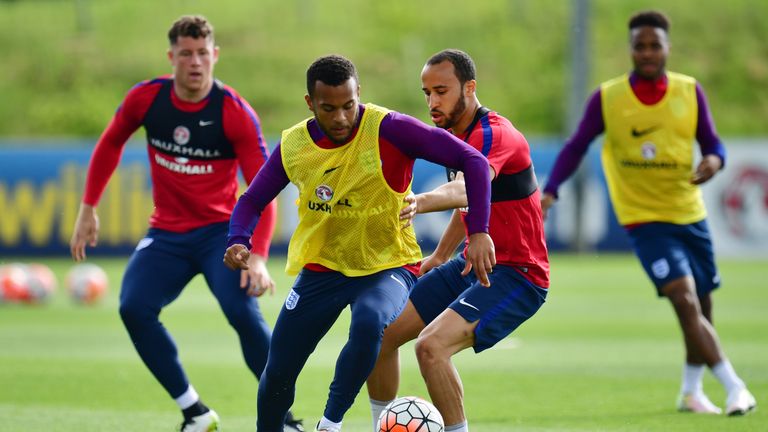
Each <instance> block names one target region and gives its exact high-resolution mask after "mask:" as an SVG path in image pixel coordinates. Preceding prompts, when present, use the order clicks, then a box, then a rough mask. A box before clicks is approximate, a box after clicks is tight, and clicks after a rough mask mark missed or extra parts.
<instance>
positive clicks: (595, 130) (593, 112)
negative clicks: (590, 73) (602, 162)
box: [544, 89, 605, 197]
mask: <svg viewBox="0 0 768 432" xmlns="http://www.w3.org/2000/svg"><path fill="white" fill-rule="evenodd" d="M604 130H605V121H604V120H603V106H602V102H601V99H600V90H599V89H598V90H597V91H595V92H594V93H592V96H590V98H589V100H588V101H587V106H586V108H585V109H584V116H583V117H582V118H581V121H580V122H579V126H578V128H577V129H576V132H574V134H573V135H571V137H570V138H568V140H567V141H566V142H565V145H564V146H563V149H562V150H560V154H558V155H557V159H556V160H555V165H554V166H553V167H552V171H551V172H550V174H549V179H548V180H547V185H546V186H545V187H544V192H546V193H550V194H552V195H554V196H555V197H557V190H558V189H559V188H560V185H561V184H563V183H564V182H565V181H566V180H568V178H569V177H570V176H571V175H573V173H574V172H576V169H577V168H578V167H579V164H580V163H581V160H582V159H583V158H584V155H585V154H587V150H589V145H590V144H591V143H592V141H594V139H595V138H597V136H598V135H600V134H602V133H603V131H604Z"/></svg>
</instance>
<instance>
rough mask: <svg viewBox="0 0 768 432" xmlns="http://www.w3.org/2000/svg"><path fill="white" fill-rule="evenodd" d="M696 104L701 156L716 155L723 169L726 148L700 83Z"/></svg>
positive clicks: (697, 85) (697, 88)
mask: <svg viewBox="0 0 768 432" xmlns="http://www.w3.org/2000/svg"><path fill="white" fill-rule="evenodd" d="M696 103H697V105H698V107H699V109H698V112H699V114H698V118H697V122H696V141H698V142H699V147H700V148H701V154H702V156H706V155H709V154H713V155H716V156H717V157H719V158H720V160H721V161H723V167H725V146H724V145H723V142H722V141H720V137H719V136H718V135H717V131H716V130H715V122H714V120H713V119H712V113H711V111H710V110H709V104H708V103H707V97H706V95H705V94H704V89H703V88H702V87H701V85H700V84H699V83H698V82H697V83H696ZM721 169H722V168H721Z"/></svg>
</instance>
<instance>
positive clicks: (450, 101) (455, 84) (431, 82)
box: [421, 61, 467, 129]
mask: <svg viewBox="0 0 768 432" xmlns="http://www.w3.org/2000/svg"><path fill="white" fill-rule="evenodd" d="M466 84H467V83H465V85H461V83H460V82H459V78H458V77H457V76H456V72H455V70H454V66H453V63H451V62H449V61H444V62H441V63H438V64H434V65H426V66H424V69H422V71H421V90H422V91H424V96H425V97H426V99H427V106H429V115H430V116H431V117H432V122H433V123H434V124H435V126H437V127H441V128H443V129H449V128H451V127H453V126H455V125H456V123H457V122H458V121H459V118H460V117H461V115H462V114H463V113H464V111H466V109H467V101H466V98H467V94H466V93H467V91H466Z"/></svg>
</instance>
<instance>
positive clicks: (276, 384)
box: [256, 270, 349, 432]
mask: <svg viewBox="0 0 768 432" xmlns="http://www.w3.org/2000/svg"><path fill="white" fill-rule="evenodd" d="M347 279H349V278H346V277H345V276H343V275H341V274H340V273H337V272H313V271H308V270H303V271H302V272H301V273H300V274H299V276H298V277H297V278H296V281H295V283H294V285H293V289H291V291H290V292H289V293H288V296H287V298H286V300H285V304H284V305H283V308H282V310H281V311H280V315H279V316H278V318H277V322H276V323H275V327H274V329H273V332H272V341H271V343H270V347H269V357H268V358H267V365H266V367H265V368H264V372H263V373H262V375H261V380H260V381H259V392H258V396H257V409H258V419H257V423H256V429H257V430H258V431H259V432H282V431H283V423H284V421H285V417H286V413H287V412H288V409H289V408H290V407H291V405H293V401H294V398H295V394H296V380H297V378H298V376H299V373H300V372H301V369H302V368H303V367H304V364H305V363H306V362H307V359H308V358H309V355H310V354H311V353H312V352H313V351H314V350H315V348H316V347H317V344H318V342H320V339H322V337H323V336H324V335H325V334H326V333H327V332H328V330H329V329H330V328H331V326H332V325H333V323H334V322H335V321H336V319H337V318H338V316H339V314H340V313H341V311H342V310H344V308H345V307H346V306H347V304H348V301H347V298H346V297H345V296H343V295H339V294H340V291H339V289H340V287H342V286H343V285H344V283H345V281H346V280H347Z"/></svg>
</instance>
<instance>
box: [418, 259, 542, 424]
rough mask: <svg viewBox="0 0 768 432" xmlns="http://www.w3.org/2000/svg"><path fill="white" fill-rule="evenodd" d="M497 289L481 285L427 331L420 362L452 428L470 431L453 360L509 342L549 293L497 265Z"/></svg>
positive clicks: (463, 295) (493, 275) (422, 338)
mask: <svg viewBox="0 0 768 432" xmlns="http://www.w3.org/2000/svg"><path fill="white" fill-rule="evenodd" d="M489 276H490V278H491V289H488V288H485V287H483V286H481V285H479V284H477V283H474V284H472V286H471V287H470V288H469V289H467V290H466V291H464V292H463V293H461V294H460V295H459V296H458V298H457V299H456V300H455V301H454V302H453V303H451V304H450V306H449V308H448V309H446V310H445V311H444V312H443V313H441V314H440V315H439V316H438V317H437V318H436V319H435V320H434V321H432V322H431V323H430V324H429V325H427V327H426V328H425V329H424V330H423V331H422V332H421V334H420V335H419V338H418V340H417V341H416V357H417V359H418V361H419V368H420V369H421V373H422V376H423V377H424V381H425V382H426V384H427V389H428V390H429V394H430V397H431V398H432V402H433V403H434V404H435V406H436V407H437V408H438V409H439V410H440V413H441V414H442V415H443V420H444V421H445V424H446V426H447V427H453V428H455V429H454V430H458V431H464V430H467V423H466V417H465V415H464V408H463V403H462V401H463V388H462V384H461V379H460V377H459V374H458V372H457V371H456V368H455V367H454V365H453V363H452V362H451V357H452V356H453V355H454V354H455V353H457V352H459V351H461V350H464V349H466V348H469V347H473V348H474V351H475V352H477V353H479V352H481V351H483V350H485V349H488V348H490V347H492V346H493V345H495V344H496V343H497V342H499V341H500V340H502V339H504V338H505V337H506V336H508V335H509V334H510V333H512V332H513V331H514V330H515V329H517V328H518V327H519V326H520V325H521V324H522V323H523V322H525V321H526V320H528V319H529V318H530V317H531V316H533V315H534V314H535V313H536V312H537V311H538V310H539V308H541V306H542V305H543V304H544V301H545V299H546V296H547V290H545V289H542V288H540V287H537V286H535V285H533V284H532V283H530V282H529V281H528V280H526V279H525V278H524V277H523V276H522V275H521V274H520V273H518V272H517V271H516V270H515V269H514V268H512V267H509V266H503V265H497V266H496V267H494V271H493V273H491V274H490V275H489Z"/></svg>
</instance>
